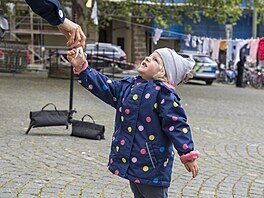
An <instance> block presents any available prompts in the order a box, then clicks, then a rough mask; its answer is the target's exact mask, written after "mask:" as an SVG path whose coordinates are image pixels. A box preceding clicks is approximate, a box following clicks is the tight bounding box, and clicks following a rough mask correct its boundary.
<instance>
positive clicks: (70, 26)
mask: <svg viewBox="0 0 264 198" xmlns="http://www.w3.org/2000/svg"><path fill="white" fill-rule="evenodd" d="M57 27H58V29H59V30H60V32H61V33H63V34H64V35H65V37H66V39H67V46H70V47H71V48H77V47H80V46H82V48H83V49H84V48H85V40H86V36H85V35H84V33H83V31H82V28H81V26H79V25H78V24H76V23H74V22H72V21H71V20H69V19H67V18H65V20H64V22H63V23H61V24H59V25H57Z"/></svg>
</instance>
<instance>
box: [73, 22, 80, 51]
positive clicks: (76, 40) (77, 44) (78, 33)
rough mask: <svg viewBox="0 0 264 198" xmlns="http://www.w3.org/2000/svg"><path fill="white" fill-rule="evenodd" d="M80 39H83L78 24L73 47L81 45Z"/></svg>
mask: <svg viewBox="0 0 264 198" xmlns="http://www.w3.org/2000/svg"><path fill="white" fill-rule="evenodd" d="M80 41H81V35H80V26H77V27H76V29H75V37H74V42H73V44H72V45H71V48H74V47H80Z"/></svg>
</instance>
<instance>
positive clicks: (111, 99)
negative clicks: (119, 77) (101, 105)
mask: <svg viewBox="0 0 264 198" xmlns="http://www.w3.org/2000/svg"><path fill="white" fill-rule="evenodd" d="M75 73H79V83H80V84H81V85H82V86H83V87H84V88H86V89H87V90H89V91H90V92H91V93H93V94H94V95H95V96H97V97H98V98H100V99H101V100H103V101H104V102H106V103H107V104H109V105H111V106H112V107H114V108H116V106H117V101H118V96H119V90H120V87H121V83H120V82H117V81H115V80H111V79H110V78H108V77H107V76H105V75H103V74H101V73H99V72H97V71H96V70H95V69H92V68H91V67H89V66H88V62H87V61H85V63H84V65H83V68H82V69H81V70H80V71H79V72H75Z"/></svg>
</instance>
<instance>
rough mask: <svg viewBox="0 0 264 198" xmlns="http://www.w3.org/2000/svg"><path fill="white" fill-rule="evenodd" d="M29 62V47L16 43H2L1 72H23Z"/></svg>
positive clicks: (0, 45)
mask: <svg viewBox="0 0 264 198" xmlns="http://www.w3.org/2000/svg"><path fill="white" fill-rule="evenodd" d="M28 61H29V54H28V45H27V43H21V42H16V41H1V42H0V71H1V72H21V71H23V70H25V69H26V68H27V65H28Z"/></svg>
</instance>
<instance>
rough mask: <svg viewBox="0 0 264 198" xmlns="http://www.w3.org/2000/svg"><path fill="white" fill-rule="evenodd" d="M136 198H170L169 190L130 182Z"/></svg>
mask: <svg viewBox="0 0 264 198" xmlns="http://www.w3.org/2000/svg"><path fill="white" fill-rule="evenodd" d="M129 184H130V188H131V190H132V192H133V193H134V198H168V188H167V187H162V186H151V185H146V184H137V183H135V182H132V181H129Z"/></svg>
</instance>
